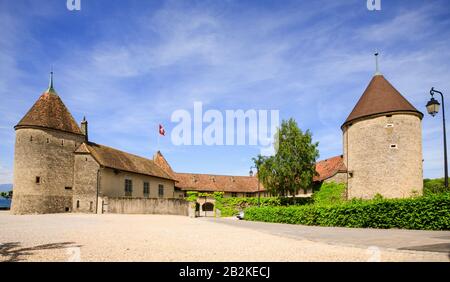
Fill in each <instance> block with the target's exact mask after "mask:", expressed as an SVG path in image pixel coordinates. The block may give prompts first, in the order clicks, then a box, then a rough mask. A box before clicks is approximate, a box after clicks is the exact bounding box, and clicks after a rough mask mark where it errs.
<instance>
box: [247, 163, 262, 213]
mask: <svg viewBox="0 0 450 282" xmlns="http://www.w3.org/2000/svg"><path fill="white" fill-rule="evenodd" d="M254 168H255V169H256V170H258V168H257V167H255V166H252V167H250V172H249V174H250V176H253V169H254ZM260 195H261V194H260V193H259V178H258V207H259V206H260V204H261V196H260Z"/></svg>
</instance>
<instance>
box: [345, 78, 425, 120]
mask: <svg viewBox="0 0 450 282" xmlns="http://www.w3.org/2000/svg"><path fill="white" fill-rule="evenodd" d="M395 112H404V113H410V114H413V115H417V116H418V117H420V118H421V119H422V118H423V114H422V113H421V112H420V111H418V110H417V109H416V108H415V107H414V106H413V105H412V104H411V103H410V102H408V100H406V98H405V97H403V96H402V94H400V92H398V91H397V89H395V88H394V86H392V84H390V83H389V81H387V80H386V78H384V76H383V75H381V74H376V75H375V76H374V77H373V78H372V80H371V81H370V83H369V85H368V86H367V88H366V90H365V91H364V93H363V95H362V96H361V98H360V99H359V101H358V103H356V105H355V107H354V108H353V110H352V112H351V113H350V115H349V116H348V117H347V119H346V120H345V122H344V124H343V125H342V127H343V126H344V125H346V124H348V123H351V122H352V121H355V120H358V119H361V118H366V117H370V116H375V115H379V114H388V113H395Z"/></svg>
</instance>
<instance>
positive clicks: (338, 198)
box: [312, 182, 346, 205]
mask: <svg viewBox="0 0 450 282" xmlns="http://www.w3.org/2000/svg"><path fill="white" fill-rule="evenodd" d="M345 189H346V187H345V184H343V183H335V182H329V183H322V185H321V186H320V187H317V188H316V191H314V194H313V195H312V198H313V201H314V204H316V205H332V204H340V203H343V202H345Z"/></svg>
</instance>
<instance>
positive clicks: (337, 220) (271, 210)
mask: <svg viewBox="0 0 450 282" xmlns="http://www.w3.org/2000/svg"><path fill="white" fill-rule="evenodd" d="M245 219H246V220H251V221H265V222H278V223H289V224H303V225H319V226H340V227H360V228H402V229H424V230H450V193H446V194H437V195H431V196H426V197H420V198H411V199H389V200H384V199H380V200H370V201H362V200H353V201H351V202H347V203H344V204H339V205H334V206H331V205H329V206H323V205H322V206H321V205H305V206H288V207H260V208H257V207H250V208H248V209H246V210H245Z"/></svg>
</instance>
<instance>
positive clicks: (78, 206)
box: [77, 200, 80, 209]
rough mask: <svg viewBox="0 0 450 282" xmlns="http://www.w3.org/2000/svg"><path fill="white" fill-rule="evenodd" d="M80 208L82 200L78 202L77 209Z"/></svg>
mask: <svg viewBox="0 0 450 282" xmlns="http://www.w3.org/2000/svg"><path fill="white" fill-rule="evenodd" d="M79 208H80V200H78V201H77V209H79Z"/></svg>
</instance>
